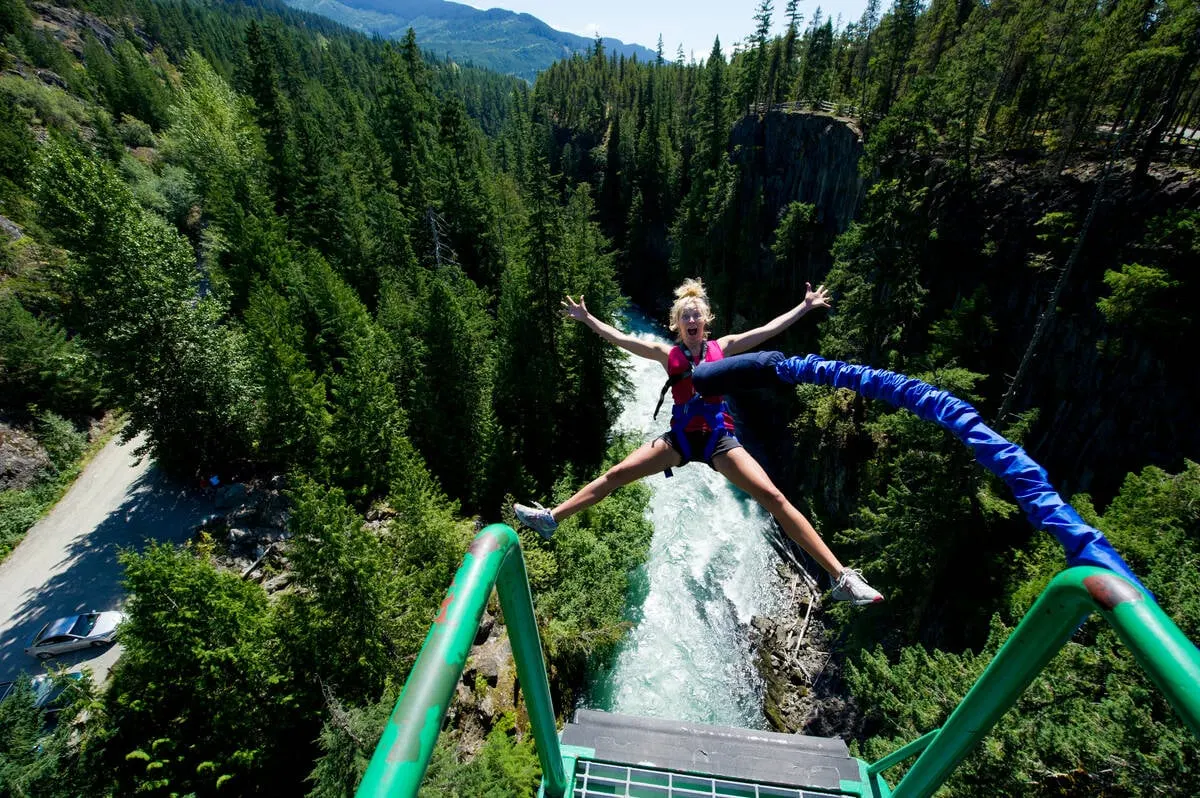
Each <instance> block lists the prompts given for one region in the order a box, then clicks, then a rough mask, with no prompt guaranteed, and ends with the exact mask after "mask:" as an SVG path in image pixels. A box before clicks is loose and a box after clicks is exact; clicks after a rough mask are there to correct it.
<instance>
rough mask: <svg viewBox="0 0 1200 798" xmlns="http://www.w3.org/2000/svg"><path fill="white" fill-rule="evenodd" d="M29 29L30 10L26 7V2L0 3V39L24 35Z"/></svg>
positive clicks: (23, 0)
mask: <svg viewBox="0 0 1200 798" xmlns="http://www.w3.org/2000/svg"><path fill="white" fill-rule="evenodd" d="M28 27H29V9H28V8H27V7H26V6H25V0H3V1H2V2H0V37H4V36H8V35H9V34H10V33H16V34H20V33H24V31H25V30H26V29H27V28H28Z"/></svg>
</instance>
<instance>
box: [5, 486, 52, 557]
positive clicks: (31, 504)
mask: <svg viewBox="0 0 1200 798" xmlns="http://www.w3.org/2000/svg"><path fill="white" fill-rule="evenodd" d="M50 495H51V491H49V490H48V489H47V488H46V487H45V485H44V483H43V485H38V486H34V487H33V488H30V489H26V490H5V491H0V557H6V556H8V553H9V552H10V551H12V550H13V549H14V548H16V545H17V544H18V543H20V542H21V538H23V537H25V533H26V532H27V531H29V527H31V526H33V525H34V524H35V523H36V522H37V520H38V518H40V517H41V515H42V511H43V510H45V509H46V503H47V499H48V498H49V497H50ZM55 495H56V494H55Z"/></svg>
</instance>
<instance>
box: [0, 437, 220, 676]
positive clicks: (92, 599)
mask: <svg viewBox="0 0 1200 798" xmlns="http://www.w3.org/2000/svg"><path fill="white" fill-rule="evenodd" d="M137 444H138V441H136V440H135V441H131V442H130V443H128V444H125V445H121V444H119V443H118V441H117V439H115V438H114V439H113V440H112V441H110V442H109V443H108V445H107V446H105V447H104V449H102V450H101V451H100V453H99V454H98V455H97V456H96V457H95V458H94V459H93V460H92V462H91V463H90V464H89V465H88V467H87V469H86V470H85V471H84V472H83V474H81V475H80V477H79V479H77V480H76V481H75V484H74V485H73V486H71V489H70V490H69V491H68V492H67V494H66V495H65V496H64V497H63V498H62V500H61V501H59V503H58V504H57V505H56V506H55V508H54V509H53V510H52V511H51V512H50V513H49V514H48V515H47V516H46V517H45V518H43V519H42V520H41V521H39V522H38V523H37V525H36V526H34V527H33V529H31V530H29V533H28V534H27V535H26V536H25V539H24V540H23V541H21V544H20V545H19V546H17V548H16V549H14V550H13V552H12V553H11V554H10V555H9V556H8V559H6V560H5V561H4V562H3V563H2V564H0V681H7V680H10V679H13V678H15V677H16V675H17V674H19V673H21V672H22V671H24V672H26V673H39V672H41V671H42V670H43V666H42V664H41V663H40V662H38V661H37V660H35V659H33V658H32V657H30V656H28V655H26V654H25V651H24V649H25V646H26V645H27V644H28V642H29V641H30V639H32V638H33V636H34V635H35V634H36V633H37V631H38V630H39V629H41V628H42V625H43V624H45V623H46V622H47V621H51V620H53V619H55V618H58V617H61V616H64V615H70V614H72V613H75V612H82V611H84V610H91V609H97V610H107V609H118V608H120V607H121V606H122V604H123V603H124V601H125V591H124V589H123V588H122V587H121V569H120V566H119V565H118V564H117V551H118V550H119V549H122V548H130V547H138V548H141V547H142V546H143V545H144V544H145V541H146V540H147V539H148V538H149V539H154V540H162V541H174V542H182V541H184V540H186V539H187V537H188V535H189V534H190V531H191V529H192V527H193V526H194V525H195V524H196V523H198V522H199V520H200V519H201V518H202V517H203V516H204V515H206V514H208V513H211V512H212V511H213V507H212V504H211V502H210V501H208V500H206V499H204V498H202V497H200V496H199V495H196V494H195V492H192V493H189V492H187V491H184V490H183V489H181V488H180V487H179V486H178V485H176V484H174V483H172V482H170V481H169V480H167V479H166V478H165V477H164V476H163V474H162V473H161V472H160V471H159V470H158V469H157V468H156V467H154V466H153V465H151V464H150V463H149V462H148V461H147V460H143V461H142V462H140V463H139V462H138V461H137V460H136V458H134V456H133V450H134V449H135V448H136V447H137ZM119 655H120V645H119V644H117V645H114V646H111V647H110V648H108V649H106V650H103V651H99V650H95V649H92V650H87V651H80V652H73V653H71V654H65V655H63V656H60V657H56V658H54V659H51V660H49V663H50V664H55V665H66V666H70V667H71V669H72V670H77V669H78V668H79V667H82V666H87V667H90V668H91V669H92V671H93V673H94V674H95V676H96V678H97V680H104V679H106V678H107V677H108V670H109V668H111V667H112V665H113V663H114V662H116V660H117V657H118V656H119Z"/></svg>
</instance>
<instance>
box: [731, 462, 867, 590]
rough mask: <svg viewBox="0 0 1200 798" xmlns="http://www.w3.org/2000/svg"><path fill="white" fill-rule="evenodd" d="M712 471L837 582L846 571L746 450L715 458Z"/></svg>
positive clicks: (801, 514)
mask: <svg viewBox="0 0 1200 798" xmlns="http://www.w3.org/2000/svg"><path fill="white" fill-rule="evenodd" d="M713 468H715V469H716V470H717V471H718V472H720V473H721V474H722V475H723V476H724V477H725V478H726V479H728V480H729V481H730V482H732V483H733V484H734V485H737V486H738V487H739V488H741V489H742V490H744V491H746V492H747V493H749V494H750V495H751V496H752V497H753V498H754V500H755V501H756V502H758V503H759V504H761V505H762V506H763V507H765V508H766V510H767V512H769V513H770V514H771V515H773V516H775V519H776V520H777V521H779V523H780V525H781V526H782V527H783V531H784V532H787V534H788V537H790V538H791V539H792V540H794V541H796V543H797V544H799V546H800V548H802V549H804V550H805V551H807V552H808V553H809V554H811V555H812V557H813V559H815V560H816V561H817V564H818V565H820V566H821V567H822V568H824V569H825V570H826V571H828V572H829V574H830V575H831V576H833V578H835V579H836V578H837V577H839V576H840V575H841V573H842V571H843V570H844V569H843V567H842V564H841V563H840V562H838V558H837V557H835V556H833V552H832V551H830V550H829V547H828V546H826V545H825V541H823V540H821V536H820V535H818V534H817V530H815V529H813V525H812V524H810V523H809V522H808V519H807V518H805V517H804V515H803V513H801V512H800V511H799V510H797V509H796V508H795V507H794V506H793V505H792V503H791V502H789V501H788V500H787V497H786V496H784V495H783V493H782V492H781V491H780V490H779V488H777V487H775V483H774V482H772V481H771V478H770V477H769V476H767V472H766V471H764V470H763V467H762V466H761V465H759V464H758V461H757V460H755V459H754V457H753V456H751V454H750V453H749V452H747V451H746V450H745V449H744V448H743V449H732V450H730V451H728V452H725V453H724V454H719V455H717V456H716V457H714V458H713Z"/></svg>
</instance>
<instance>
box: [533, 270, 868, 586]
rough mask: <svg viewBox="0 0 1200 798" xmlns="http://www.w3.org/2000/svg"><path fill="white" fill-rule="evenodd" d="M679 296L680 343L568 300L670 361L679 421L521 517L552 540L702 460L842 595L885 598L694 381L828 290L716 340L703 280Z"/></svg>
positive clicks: (674, 418)
mask: <svg viewBox="0 0 1200 798" xmlns="http://www.w3.org/2000/svg"><path fill="white" fill-rule="evenodd" d="M675 297H676V299H675V303H674V304H673V305H672V307H671V321H670V329H671V332H673V333H675V334H676V336H677V338H678V344H677V345H675V346H669V345H667V344H665V343H661V342H658V341H642V340H639V339H638V338H635V337H633V336H632V335H628V334H626V333H623V332H621V331H620V330H618V329H616V328H615V327H613V326H612V325H609V324H606V323H604V322H602V321H600V320H599V319H597V318H596V317H595V316H593V315H592V314H591V313H589V312H588V309H587V305H586V304H585V303H584V298H583V296H580V297H579V301H578V302H576V301H575V300H574V299H572V298H571V297H570V296H569V295H568V296H567V297H566V299H565V300H564V301H563V303H562V305H563V310H562V314H563V315H564V316H566V317H568V318H571V319H575V320H576V321H578V322H581V323H582V324H583V325H584V326H586V327H587V328H588V329H590V330H592V331H593V332H594V333H596V334H597V335H599V336H600V337H601V338H603V339H604V340H606V341H609V342H610V343H612V344H615V345H616V346H619V347H621V348H622V349H625V350H626V351H628V352H631V353H633V354H635V355H637V356H638V357H644V358H648V359H650V360H654V361H656V362H658V363H661V364H662V365H663V367H664V368H665V369H666V370H667V384H666V385H665V386H663V396H665V395H666V392H667V390H668V389H669V390H670V391H671V397H672V399H673V406H672V408H671V426H670V429H669V430H667V432H665V433H664V434H663V435H661V436H660V437H658V438H655V439H654V440H652V441H650V442H649V443H646V444H643V445H642V446H641V447H639V448H638V449H636V450H635V451H634V452H632V453H631V454H630V455H629V456H628V457H626V458H625V459H624V460H622V461H621V462H620V463H618V464H617V465H615V466H613V467H612V468H610V469H608V471H606V472H605V473H604V474H603V475H601V476H600V477H598V478H597V479H594V480H592V481H591V482H590V483H588V484H587V485H585V486H584V487H583V488H582V489H580V490H579V491H578V492H577V493H576V494H575V495H574V496H572V497H571V498H569V499H567V500H566V501H564V502H563V503H562V504H560V505H558V506H557V507H554V508H551V509H546V508H544V507H542V506H541V505H540V504H535V505H534V506H532V507H529V506H526V505H523V504H514V505H513V512H515V513H516V516H517V519H518V520H519V521H520V522H521V523H522V524H524V525H525V526H528V527H530V528H531V529H534V530H536V531H537V532H538V533H539V534H541V535H542V537H545V538H549V537H550V536H551V535H553V534H554V530H555V529H556V528H557V527H558V524H559V522H560V521H562V520H564V519H566V518H569V517H571V516H572V515H574V514H575V513H577V512H579V511H580V510H583V509H584V508H587V507H590V506H592V505H593V504H595V503H596V502H598V501H600V500H601V499H603V498H604V497H605V496H607V495H608V494H610V493H612V492H613V491H614V490H616V489H617V488H619V487H622V486H624V485H628V484H630V483H631V482H636V481H637V480H639V479H642V478H643V477H646V476H649V475H650V474H653V473H655V472H657V471H667V472H669V471H670V469H672V468H675V467H678V466H681V465H684V464H686V463H689V462H691V461H693V460H700V461H702V462H704V463H707V464H708V465H709V467H711V468H712V469H714V470H715V471H717V472H718V473H720V474H721V475H722V476H724V477H725V478H726V479H728V480H729V481H730V482H732V483H733V484H734V485H736V486H737V487H738V488H740V489H742V490H744V491H745V492H746V493H748V494H750V496H752V497H753V498H754V500H755V501H757V502H758V503H759V504H761V505H762V506H763V507H764V508H765V509H766V510H767V511H768V512H770V513H771V515H772V516H774V517H775V519H776V520H777V521H778V522H779V524H780V525H781V526H782V527H783V529H784V531H785V532H786V533H787V535H788V537H790V538H791V539H792V540H794V541H795V542H796V543H797V544H798V545H799V546H800V547H801V548H802V549H804V550H805V551H806V552H808V553H809V554H810V555H811V556H812V557H813V559H814V560H816V561H817V564H818V565H820V566H821V567H822V568H824V569H825V570H826V571H827V572H828V573H829V575H830V577H831V579H833V590H832V595H833V598H834V599H836V600H838V601H849V602H851V603H852V604H856V605H863V604H873V603H875V602H877V601H883V596H882V595H880V594H879V592H878V591H877V590H875V589H874V588H872V587H871V586H870V585H868V584H867V583H866V581H865V580H864V579H863V577H862V573H861V572H860V571H857V570H854V569H851V568H845V567H843V566H842V564H841V562H839V561H838V559H837V557H835V556H834V554H833V552H832V551H830V550H829V547H828V546H826V545H825V541H823V540H822V539H821V537H820V536H819V535H818V534H817V531H816V530H815V529H813V526H812V524H810V523H809V521H808V519H807V518H805V517H804V515H803V514H802V513H801V512H800V511H799V510H797V509H796V508H795V507H794V506H793V505H792V503H791V502H789V501H788V500H787V497H786V496H784V495H783V492H782V491H780V490H779V488H777V487H776V486H775V484H774V483H773V482H772V481H771V478H770V477H769V476H767V473H766V471H764V470H763V468H762V466H761V465H759V463H758V461H756V460H755V459H754V457H753V456H751V455H750V453H749V452H747V451H746V450H745V448H743V447H742V444H741V442H739V441H738V439H737V436H736V434H735V431H734V425H733V417H732V416H731V415H730V412H729V407H728V405H727V404H726V403H725V400H724V397H722V396H706V397H701V396H700V395H699V394H697V393H696V392H695V390H694V388H693V386H692V379H691V374H692V369H693V368H694V367H696V366H697V365H699V364H701V363H705V362H712V361H717V360H721V359H722V358H724V357H726V356H728V355H736V354H738V353H740V352H746V351H748V350H750V349H753V348H755V347H757V346H759V345H760V344H762V343H763V342H764V341H766V340H768V339H770V338H772V337H774V336H776V335H778V334H779V333H781V332H783V331H784V330H786V329H787V328H788V327H790V326H791V325H793V324H795V323H796V322H797V321H798V320H799V319H800V317H801V316H803V315H804V314H806V313H808V312H809V311H810V310H812V309H814V308H827V307H829V297H828V295H827V294H826V292H825V287H824V286H821V287H820V288H818V289H817V290H816V291H813V290H812V285H810V284H807V283H806V284H805V296H804V301H803V302H801V303H800V304H799V305H797V306H796V307H794V308H792V309H791V310H789V311H788V312H787V313H784V314H783V315H781V316H779V317H777V318H775V319H773V320H772V321H770V322H768V323H767V324H764V325H763V326H761V327H757V328H755V329H753V330H748V331H746V332H743V333H733V334H730V335H726V336H723V337H721V338H719V339H717V340H715V341H710V340H708V325H709V324H710V323H711V322H712V321H713V318H714V317H713V314H712V310H711V309H710V307H709V304H708V297H707V295H706V293H705V290H704V285H703V283H701V282H700V281H699V280H691V279H689V280H686V281H684V283H683V285H681V286H679V288H677V289H676V290H675ZM659 404H660V406H661V404H662V397H659ZM657 415H658V410H657V409H656V410H655V416H657Z"/></svg>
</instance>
